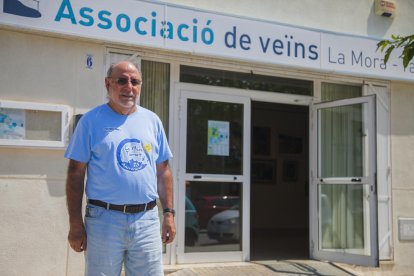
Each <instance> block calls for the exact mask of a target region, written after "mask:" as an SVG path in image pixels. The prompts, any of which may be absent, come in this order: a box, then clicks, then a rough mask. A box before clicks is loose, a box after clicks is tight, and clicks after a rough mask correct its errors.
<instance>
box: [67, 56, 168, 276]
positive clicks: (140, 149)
mask: <svg viewBox="0 0 414 276" xmlns="http://www.w3.org/2000/svg"><path fill="white" fill-rule="evenodd" d="M141 84H142V78H141V73H140V72H139V70H138V69H137V68H136V67H135V66H134V65H133V64H132V63H131V62H128V61H123V62H119V63H117V64H114V65H112V66H111V67H110V68H109V70H108V74H107V77H106V78H105V86H106V89H107V97H108V100H109V101H108V103H107V104H103V105H100V106H98V107H96V108H94V109H92V110H91V111H89V112H87V113H86V114H85V115H84V116H83V117H82V118H81V119H80V120H79V123H78V125H77V127H76V130H75V133H74V135H73V137H72V139H71V142H70V144H69V146H68V149H67V151H66V153H65V157H66V158H69V159H70V160H69V167H68V176H67V183H66V194H67V205H68V212H69V224H70V229H69V235H68V240H69V244H70V246H71V247H72V248H73V250H75V251H76V252H81V251H85V259H86V272H85V274H86V275H106V276H111V275H120V273H121V268H122V264H124V265H125V273H126V275H151V276H152V275H163V269H162V244H161V240H162V241H163V242H164V243H171V242H172V241H173V239H174V237H175V231H176V230H175V224H174V213H175V211H174V209H173V191H172V174H171V170H170V167H169V163H168V160H169V159H170V158H171V157H172V154H171V151H170V149H169V147H168V143H167V139H166V136H165V133H164V129H163V127H162V123H161V121H160V119H159V118H158V117H157V116H156V115H155V114H154V113H153V112H151V111H149V110H147V109H145V108H142V107H140V106H138V105H137V100H138V99H139V96H140V93H141ZM86 172H87V180H86V197H87V206H86V213H85V224H84V223H83V219H82V198H83V190H84V180H85V173H86ZM157 198H159V199H160V201H161V204H162V206H163V208H164V209H163V212H164V218H163V223H162V231H161V237H160V226H159V219H158V210H157V207H156V204H155V200H156V199H157Z"/></svg>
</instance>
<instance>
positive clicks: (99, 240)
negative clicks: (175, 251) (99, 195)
mask: <svg viewBox="0 0 414 276" xmlns="http://www.w3.org/2000/svg"><path fill="white" fill-rule="evenodd" d="M85 227H86V235H87V248H86V252H85V259H86V268H85V275H87V276H119V275H120V274H121V269H122V264H124V266H125V275H126V276H128V275H130V276H136V275H150V276H155V275H164V273H163V267H162V241H161V234H160V222H159V218H158V208H157V207H155V208H154V209H152V210H149V211H146V212H140V213H136V214H124V213H122V212H119V211H112V210H106V209H105V208H102V207H98V206H95V205H91V204H88V205H87V206H86V215H85Z"/></svg>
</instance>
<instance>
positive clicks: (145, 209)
mask: <svg viewBox="0 0 414 276" xmlns="http://www.w3.org/2000/svg"><path fill="white" fill-rule="evenodd" d="M147 206H148V203H145V208H144V212H145V211H147Z"/></svg>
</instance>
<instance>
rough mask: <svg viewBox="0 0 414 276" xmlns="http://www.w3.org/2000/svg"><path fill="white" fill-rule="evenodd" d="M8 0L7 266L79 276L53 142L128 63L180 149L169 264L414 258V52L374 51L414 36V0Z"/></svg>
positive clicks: (390, 267) (2, 260) (1, 93)
mask: <svg viewBox="0 0 414 276" xmlns="http://www.w3.org/2000/svg"><path fill="white" fill-rule="evenodd" d="M0 3H1V4H0V7H1V6H2V10H0V60H1V65H0V66H1V72H2V73H1V74H0V84H1V86H0V87H1V88H0V157H1V158H0V189H1V193H0V199H1V200H0V207H1V208H0V214H1V217H2V220H3V227H1V230H0V233H1V235H0V241H1V244H2V245H3V248H8V249H9V250H4V251H3V253H2V254H1V257H0V274H2V275H3V274H4V275H26V274H30V275H82V273H83V262H84V260H83V255H82V254H77V253H75V252H73V251H72V250H71V249H70V247H69V246H68V244H67V231H68V218H67V212H66V201H65V200H66V199H65V178H66V168H67V160H65V159H64V158H63V153H64V150H65V147H66V145H67V143H68V141H69V139H70V137H71V134H72V132H73V129H74V127H75V126H76V122H77V120H78V119H79V117H80V116H81V115H82V114H84V113H85V112H87V111H88V110H89V109H91V108H93V107H94V106H96V105H98V104H102V103H104V102H105V101H106V91H105V87H104V77H105V74H106V70H107V68H108V66H109V65H110V64H111V63H113V62H116V61H119V60H124V59H129V60H131V61H133V62H134V63H136V64H137V66H138V67H139V68H140V69H141V71H142V74H143V81H144V82H143V87H142V95H141V99H140V104H141V105H142V106H144V107H147V108H149V109H151V110H153V111H155V112H156V113H157V114H158V115H159V116H160V118H161V120H162V121H163V124H164V127H165V129H166V132H167V133H168V138H169V141H170V145H171V148H172V151H173V154H174V158H173V160H172V169H173V174H174V204H175V207H176V210H177V215H176V223H177V230H178V231H177V238H176V240H175V242H174V243H173V244H172V245H169V246H166V247H165V248H164V262H165V264H184V263H203V262H231V261H250V260H260V259H270V258H299V257H300V258H309V259H317V260H328V261H334V262H338V263H349V264H354V265H357V266H361V267H362V266H363V267H371V268H372V269H373V270H375V269H378V267H379V269H381V270H382V271H388V272H390V273H392V272H395V273H399V272H401V271H414V266H413V263H412V256H413V254H414V204H413V198H414V184H413V183H412V179H414V172H413V170H412V167H413V163H414V149H413V148H412V147H411V146H410V145H412V144H413V139H414V138H413V137H414V125H413V123H412V120H411V119H412V118H414V111H413V108H412V105H413V104H414V61H411V63H410V64H409V65H408V67H407V68H405V69H404V68H403V66H402V60H401V59H399V58H398V55H399V52H398V51H396V52H395V53H394V54H393V56H391V58H390V60H389V62H388V63H387V64H385V63H384V60H383V55H382V54H381V53H380V52H377V51H376V44H377V42H378V41H380V40H381V39H384V38H389V37H390V36H391V35H392V34H399V35H410V34H412V18H413V17H414V3H413V2H412V1H404V0H400V1H373V0H364V1H360V0H350V1H346V2H344V1H331V0H322V1H321V0H319V1H315V0H305V1H303V0H301V1H299V0H291V1H282V0H277V1H275V0H272V1H270V0H261V1H244V0H242V1H233V0H228V1H194V0H192V1H191V0H188V1H186V0H170V1H168V0H166V1H138V0H137V1H135V0H123V1H116V3H115V1H111V0H105V1H86V0H61V1H53V2H51V1H45V0H39V1H32V0H20V1H17V0H2V1H0ZM381 3H383V4H384V5H385V4H390V3H392V4H393V5H395V6H393V7H392V8H393V9H392V16H391V17H387V16H384V15H381V14H376V11H377V10H378V9H379V7H378V5H379V6H381ZM394 8H395V10H394ZM384 9H385V8H384ZM386 15H388V14H386Z"/></svg>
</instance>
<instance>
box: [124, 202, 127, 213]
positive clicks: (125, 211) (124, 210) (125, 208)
mask: <svg viewBox="0 0 414 276" xmlns="http://www.w3.org/2000/svg"><path fill="white" fill-rule="evenodd" d="M126 207H127V205H126V204H125V205H124V214H126Z"/></svg>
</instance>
